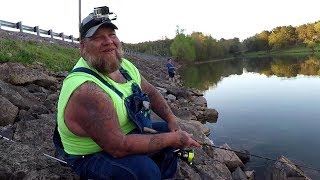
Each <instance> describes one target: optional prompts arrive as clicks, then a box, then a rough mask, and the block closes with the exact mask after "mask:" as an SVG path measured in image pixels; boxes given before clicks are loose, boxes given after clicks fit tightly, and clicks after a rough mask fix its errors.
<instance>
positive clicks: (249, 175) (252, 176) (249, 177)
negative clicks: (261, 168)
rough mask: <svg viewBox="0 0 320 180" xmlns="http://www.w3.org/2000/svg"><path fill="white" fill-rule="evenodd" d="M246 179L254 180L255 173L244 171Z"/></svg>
mask: <svg viewBox="0 0 320 180" xmlns="http://www.w3.org/2000/svg"><path fill="white" fill-rule="evenodd" d="M244 173H245V174H246V176H247V178H248V180H254V179H255V177H254V176H255V171H254V170H252V171H245V172H244Z"/></svg>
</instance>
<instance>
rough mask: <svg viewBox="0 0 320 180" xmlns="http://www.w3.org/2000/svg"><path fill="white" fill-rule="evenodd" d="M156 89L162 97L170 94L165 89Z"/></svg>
mask: <svg viewBox="0 0 320 180" xmlns="http://www.w3.org/2000/svg"><path fill="white" fill-rule="evenodd" d="M156 88H157V90H158V91H159V92H160V93H161V94H162V95H164V94H167V92H168V91H167V90H166V89H165V88H162V87H156Z"/></svg>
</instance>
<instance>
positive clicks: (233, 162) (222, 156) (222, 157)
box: [214, 144, 244, 171]
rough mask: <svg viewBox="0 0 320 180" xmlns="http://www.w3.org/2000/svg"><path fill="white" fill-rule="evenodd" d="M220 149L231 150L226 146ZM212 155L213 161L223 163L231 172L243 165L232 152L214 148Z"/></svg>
mask: <svg viewBox="0 0 320 180" xmlns="http://www.w3.org/2000/svg"><path fill="white" fill-rule="evenodd" d="M220 147H222V148H225V149H230V150H231V148H230V147H229V146H228V144H223V145H222V146H220ZM214 153H215V155H214V157H215V159H216V160H218V161H220V162H223V163H225V164H226V165H227V167H228V168H229V169H230V170H231V171H233V170H235V169H236V168H237V167H241V168H243V167H244V164H243V163H242V161H241V159H240V158H239V157H238V156H237V155H236V154H235V153H234V152H233V151H228V150H224V149H218V148H216V149H215V150H214Z"/></svg>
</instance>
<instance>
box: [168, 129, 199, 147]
mask: <svg viewBox="0 0 320 180" xmlns="http://www.w3.org/2000/svg"><path fill="white" fill-rule="evenodd" d="M175 133H176V136H177V139H176V141H175V144H174V145H173V147H174V148H190V147H200V146H201V145H200V144H199V143H198V142H197V141H196V140H194V139H193V138H192V134H189V133H188V132H186V131H182V130H178V131H176V132H175Z"/></svg>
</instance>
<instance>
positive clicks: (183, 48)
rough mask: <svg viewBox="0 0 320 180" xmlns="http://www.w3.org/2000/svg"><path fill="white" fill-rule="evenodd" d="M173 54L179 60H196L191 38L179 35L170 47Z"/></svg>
mask: <svg viewBox="0 0 320 180" xmlns="http://www.w3.org/2000/svg"><path fill="white" fill-rule="evenodd" d="M170 51H171V54H172V55H173V56H174V57H175V58H176V59H178V60H186V61H189V62H192V61H194V60H195V58H196V51H195V47H194V43H193V40H192V39H191V37H188V36H186V35H184V34H183V33H179V34H178V35H177V36H176V37H175V38H174V39H173V43H172V44H171V46H170Z"/></svg>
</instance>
